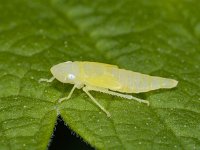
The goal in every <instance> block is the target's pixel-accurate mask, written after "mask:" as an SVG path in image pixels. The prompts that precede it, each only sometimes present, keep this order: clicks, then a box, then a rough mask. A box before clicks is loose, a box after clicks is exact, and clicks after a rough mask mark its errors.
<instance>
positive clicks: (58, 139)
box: [48, 116, 94, 150]
mask: <svg viewBox="0 0 200 150" xmlns="http://www.w3.org/2000/svg"><path fill="white" fill-rule="evenodd" d="M48 149H49V150H68V149H70V150H73V149H77V150H94V148H92V147H91V146H90V145H89V144H88V143H85V142H84V141H83V139H81V138H80V137H79V136H77V135H76V134H75V133H74V132H73V131H72V130H71V129H70V128H69V127H68V126H66V125H65V123H64V121H63V120H62V118H61V117H60V116H59V117H58V118H57V123H56V126H55V129H54V133H53V136H52V137H51V142H50V144H49V147H48Z"/></svg>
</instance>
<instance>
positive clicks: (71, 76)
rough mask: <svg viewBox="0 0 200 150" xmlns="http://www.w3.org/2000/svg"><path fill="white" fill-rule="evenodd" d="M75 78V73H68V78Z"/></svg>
mask: <svg viewBox="0 0 200 150" xmlns="http://www.w3.org/2000/svg"><path fill="white" fill-rule="evenodd" d="M75 78H76V77H75V75H73V74H68V79H70V80H73V79H75Z"/></svg>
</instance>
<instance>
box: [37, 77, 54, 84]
mask: <svg viewBox="0 0 200 150" xmlns="http://www.w3.org/2000/svg"><path fill="white" fill-rule="evenodd" d="M54 79H55V77H51V78H50V79H43V78H41V79H40V80H39V81H38V82H39V83H40V82H52V81H53V80H54Z"/></svg>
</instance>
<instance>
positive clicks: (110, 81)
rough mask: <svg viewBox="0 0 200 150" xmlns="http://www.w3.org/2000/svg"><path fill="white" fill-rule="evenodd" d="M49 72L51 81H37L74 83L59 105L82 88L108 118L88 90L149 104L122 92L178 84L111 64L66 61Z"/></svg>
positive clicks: (142, 90) (140, 90) (169, 86)
mask: <svg viewBox="0 0 200 150" xmlns="http://www.w3.org/2000/svg"><path fill="white" fill-rule="evenodd" d="M50 70H51V73H52V74H53V77H52V78H51V79H40V80H39V81H40V82H41V81H46V82H52V81H53V80H54V79H55V78H56V79H57V80H59V81H60V82H63V83H70V84H74V87H73V88H72V90H71V91H70V93H69V95H68V96H67V97H64V98H61V99H59V102H61V101H63V100H67V99H69V98H70V97H71V95H72V93H73V92H74V90H75V89H76V88H78V89H81V88H82V89H83V91H84V92H85V93H86V94H87V95H88V96H89V97H90V98H91V99H92V101H93V102H94V103H95V104H96V105H97V106H99V108H100V109H101V110H102V111H104V112H105V113H106V114H107V116H108V117H110V113H109V112H108V111H107V110H106V109H105V108H104V107H103V106H102V105H101V104H99V103H98V102H97V101H96V99H95V98H94V97H93V96H92V95H91V94H90V93H89V91H98V92H102V93H107V94H111V95H115V96H119V97H122V98H126V99H133V100H136V101H138V102H141V103H146V104H147V105H149V102H148V101H147V100H143V99H139V98H136V97H133V96H132V95H127V94H122V93H141V92H148V91H151V90H156V89H161V88H173V87H176V86H177V84H178V81H176V80H173V79H167V78H161V77H155V76H150V75H145V74H141V73H138V72H133V71H129V70H125V69H120V68H118V67H117V66H115V65H109V64H104V63H98V62H87V61H83V62H81V61H75V62H71V61H68V62H63V63H60V64H58V65H55V66H53V67H52V68H51V69H50ZM118 92H121V93H118Z"/></svg>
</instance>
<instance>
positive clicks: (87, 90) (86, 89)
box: [83, 87, 111, 117]
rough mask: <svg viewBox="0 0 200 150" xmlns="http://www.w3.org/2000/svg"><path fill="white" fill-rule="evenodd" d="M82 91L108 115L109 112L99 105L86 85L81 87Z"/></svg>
mask: <svg viewBox="0 0 200 150" xmlns="http://www.w3.org/2000/svg"><path fill="white" fill-rule="evenodd" d="M83 91H84V92H85V93H86V94H87V95H88V96H89V97H90V99H91V100H92V101H93V102H94V103H95V104H96V105H97V106H98V107H99V108H100V109H101V110H102V111H103V112H105V113H106V115H107V116H108V117H110V116H111V115H110V113H109V112H108V111H107V110H106V109H105V108H104V107H103V106H102V105H101V104H99V102H97V100H96V99H95V98H94V97H93V96H92V95H91V94H90V93H89V89H88V88H87V87H84V88H83Z"/></svg>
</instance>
